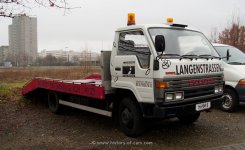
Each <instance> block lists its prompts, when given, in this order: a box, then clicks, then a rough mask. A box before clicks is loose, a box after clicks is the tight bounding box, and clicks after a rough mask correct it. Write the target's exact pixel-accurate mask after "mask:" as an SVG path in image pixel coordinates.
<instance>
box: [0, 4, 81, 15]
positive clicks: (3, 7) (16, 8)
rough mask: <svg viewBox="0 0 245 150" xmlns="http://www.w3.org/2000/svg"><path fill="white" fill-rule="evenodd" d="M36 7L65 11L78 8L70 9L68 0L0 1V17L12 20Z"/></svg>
mask: <svg viewBox="0 0 245 150" xmlns="http://www.w3.org/2000/svg"><path fill="white" fill-rule="evenodd" d="M37 6H41V7H53V8H60V9H64V10H65V11H66V10H70V9H74V8H79V7H71V6H70V5H69V2H68V0H0V17H10V18H13V17H14V16H15V15H17V14H25V13H26V12H27V10H31V9H32V8H35V7H37Z"/></svg>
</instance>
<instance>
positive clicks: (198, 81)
mask: <svg viewBox="0 0 245 150" xmlns="http://www.w3.org/2000/svg"><path fill="white" fill-rule="evenodd" d="M214 82H215V80H214V78H204V79H193V80H188V83H189V86H197V85H207V84H213V83H214Z"/></svg>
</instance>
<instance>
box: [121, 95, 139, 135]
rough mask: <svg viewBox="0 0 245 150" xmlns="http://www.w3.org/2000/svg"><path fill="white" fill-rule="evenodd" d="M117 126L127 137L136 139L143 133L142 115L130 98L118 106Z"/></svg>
mask: <svg viewBox="0 0 245 150" xmlns="http://www.w3.org/2000/svg"><path fill="white" fill-rule="evenodd" d="M119 124H120V126H121V128H122V130H123V132H124V133H125V134H126V135H127V136H129V137H138V136H140V135H141V134H142V133H143V131H144V125H143V119H142V114H141V113H140V109H139V107H138V106H137V104H136V103H135V102H134V101H133V99H132V98H124V99H123V100H122V101H121V103H120V105H119Z"/></svg>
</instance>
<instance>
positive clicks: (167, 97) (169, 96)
mask: <svg viewBox="0 0 245 150" xmlns="http://www.w3.org/2000/svg"><path fill="white" fill-rule="evenodd" d="M165 100H166V101H172V100H174V93H166V94H165Z"/></svg>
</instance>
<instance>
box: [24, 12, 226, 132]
mask: <svg viewBox="0 0 245 150" xmlns="http://www.w3.org/2000/svg"><path fill="white" fill-rule="evenodd" d="M223 85H224V81H223V69H222V60H221V58H220V57H219V55H218V54H217V53H216V51H215V50H214V48H213V46H212V45H211V44H210V42H209V41H208V40H207V38H206V37H205V36H204V34H202V33H201V32H200V31H198V30H195V29H192V28H189V27H188V26H187V25H184V24H176V23H174V22H173V18H168V19H167V23H165V24H157V25H147V24H144V25H136V24H135V14H134V13H130V14H128V25H127V26H126V27H122V28H119V29H117V30H116V32H115V38H114V42H113V46H112V51H101V74H92V75H89V76H87V77H85V78H84V79H81V80H56V79H47V78H41V77H36V78H33V79H32V80H31V81H30V82H29V83H27V84H26V85H25V86H24V87H23V89H22V94H23V95H27V94H30V93H33V92H34V91H44V92H46V93H47V101H48V107H49V109H50V110H51V111H52V112H53V113H58V112H59V111H60V106H62V105H65V106H70V107H73V108H77V109H81V110H85V111H89V112H93V113H97V114H101V115H105V116H109V117H113V118H114V119H116V120H117V121H118V123H119V125H120V127H121V129H122V131H123V132H124V133H125V134H126V135H127V136H130V137H137V136H140V135H141V134H142V133H143V131H144V122H145V120H146V118H154V119H155V118H157V119H164V118H171V117H177V118H178V119H179V120H180V122H183V123H192V122H195V121H196V120H197V119H198V118H199V116H200V113H201V112H202V111H207V110H209V109H211V107H212V106H213V105H215V104H216V103H220V102H221V101H222V99H223ZM34 93H35V92H34ZM147 120H148V119H147ZM150 120H151V119H150Z"/></svg>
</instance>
